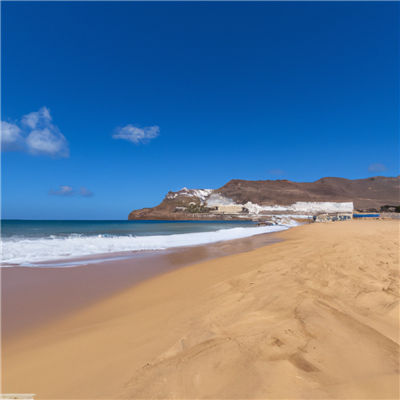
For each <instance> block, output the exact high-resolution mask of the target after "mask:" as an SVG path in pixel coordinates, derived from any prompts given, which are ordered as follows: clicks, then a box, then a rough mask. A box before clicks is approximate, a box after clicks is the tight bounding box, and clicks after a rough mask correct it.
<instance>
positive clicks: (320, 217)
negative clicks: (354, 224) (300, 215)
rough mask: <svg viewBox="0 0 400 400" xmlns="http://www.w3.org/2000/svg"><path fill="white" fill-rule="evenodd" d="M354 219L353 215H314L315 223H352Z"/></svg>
mask: <svg viewBox="0 0 400 400" xmlns="http://www.w3.org/2000/svg"><path fill="white" fill-rule="evenodd" d="M352 219H353V214H348V213H346V214H345V213H337V214H319V215H314V216H313V220H314V222H331V221H350V220H352Z"/></svg>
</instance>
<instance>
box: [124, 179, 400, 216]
mask: <svg viewBox="0 0 400 400" xmlns="http://www.w3.org/2000/svg"><path fill="white" fill-rule="evenodd" d="M399 188H400V176H397V177H384V176H376V177H372V178H367V179H355V180H350V179H344V178H331V177H327V178H322V179H319V180H317V181H315V182H291V181H288V180H285V179H283V180H265V181H246V180H241V179H233V180H231V181H229V182H228V183H227V184H225V185H224V186H222V187H220V188H219V189H187V188H183V189H181V190H179V191H177V192H169V193H167V195H166V196H165V198H164V200H163V201H162V202H161V203H160V204H159V205H158V206H156V207H152V208H142V209H140V210H134V211H132V212H131V213H130V214H129V216H128V220H239V219H258V217H260V216H262V215H277V214H279V215H282V214H283V215H285V214H288V215H293V214H295V215H312V214H313V213H316V212H324V211H326V212H334V211H338V212H340V211H343V212H349V210H350V208H351V210H352V209H354V210H356V211H361V212H362V211H367V212H380V211H387V210H388V207H389V209H390V210H392V211H395V210H396V207H397V209H398V206H399V204H400V199H399V193H400V192H399ZM350 203H352V205H350ZM385 207H386V208H385Z"/></svg>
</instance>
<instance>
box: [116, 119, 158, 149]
mask: <svg viewBox="0 0 400 400" xmlns="http://www.w3.org/2000/svg"><path fill="white" fill-rule="evenodd" d="M159 134H160V128H159V127H158V126H157V125H154V126H145V127H144V128H138V127H137V126H133V125H131V124H129V125H127V126H124V127H123V128H121V127H117V128H115V129H114V133H113V135H112V137H113V139H124V140H128V141H129V142H132V143H135V144H140V143H143V144H147V143H149V142H150V140H151V139H154V138H156V137H157V136H158V135H159Z"/></svg>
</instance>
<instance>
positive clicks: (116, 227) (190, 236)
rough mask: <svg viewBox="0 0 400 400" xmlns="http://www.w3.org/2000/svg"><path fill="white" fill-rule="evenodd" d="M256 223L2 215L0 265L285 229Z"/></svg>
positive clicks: (69, 262) (70, 259) (70, 260)
mask: <svg viewBox="0 0 400 400" xmlns="http://www.w3.org/2000/svg"><path fill="white" fill-rule="evenodd" d="M255 225H256V224H255V222H253V221H34V220H30V221H24V220H2V221H1V245H2V266H8V267H12V266H30V267H38V266H53V267H57V266H63V267H65V266H74V265H76V264H77V263H76V261H74V258H76V257H82V256H92V255H96V256H98V255H101V254H104V255H106V254H107V255H108V256H110V255H112V254H113V253H121V252H137V251H146V250H165V249H171V248H177V247H183V246H195V245H204V244H208V243H215V242H219V241H224V240H233V239H240V238H245V237H249V236H254V235H258V234H262V233H269V232H277V231H281V230H285V229H288V226H283V225H282V226H279V225H278V226H255ZM100 259H101V258H99V257H96V260H97V261H98V260H100ZM49 261H55V262H54V263H52V264H49ZM56 261H57V262H56ZM42 262H46V264H41V263H42Z"/></svg>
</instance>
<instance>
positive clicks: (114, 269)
mask: <svg viewBox="0 0 400 400" xmlns="http://www.w3.org/2000/svg"><path fill="white" fill-rule="evenodd" d="M278 241H280V239H278V238H276V237H275V236H274V234H272V233H267V234H262V235H256V236H252V237H248V238H244V239H237V240H230V241H225V242H218V243H212V244H210V245H208V246H191V247H183V248H178V249H173V250H162V251H144V252H134V253H130V254H129V253H127V252H124V253H112V254H108V255H99V256H97V258H98V259H106V258H107V257H110V258H115V257H121V259H119V260H110V261H102V262H97V263H95V264H85V263H87V262H91V261H93V260H95V259H96V257H94V256H91V257H81V258H76V259H69V261H70V262H71V261H76V262H78V260H81V263H82V265H80V266H77V267H67V268H48V267H46V268H45V267H11V268H10V267H5V268H1V322H2V325H1V333H2V337H3V339H4V338H7V337H8V336H9V335H13V336H15V335H18V334H21V333H22V334H23V333H24V332H25V331H26V330H27V329H32V328H34V327H35V326H39V325H40V324H43V323H44V322H46V321H49V320H51V319H54V318H62V317H64V316H65V314H67V313H70V312H73V311H76V310H77V309H79V308H82V307H87V306H88V305H89V304H93V303H95V302H96V301H99V300H101V299H104V298H107V297H108V296H111V295H113V294H115V293H117V292H118V291H121V290H124V289H126V288H129V287H132V286H134V285H137V284H138V283H140V282H143V281H145V280H146V279H150V278H152V277H155V276H157V275H161V274H163V273H166V272H169V271H172V270H174V269H178V268H183V267H186V266H188V265H192V264H195V263H200V262H202V261H206V260H211V259H214V258H217V257H223V256H226V255H230V254H238V253H245V252H248V251H252V250H254V249H257V248H259V247H262V246H266V245H268V244H272V243H276V242H278ZM46 263H47V264H49V265H51V264H52V262H51V261H48V262H46ZM46 263H43V264H46Z"/></svg>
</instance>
